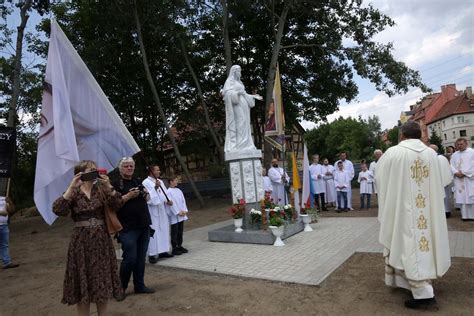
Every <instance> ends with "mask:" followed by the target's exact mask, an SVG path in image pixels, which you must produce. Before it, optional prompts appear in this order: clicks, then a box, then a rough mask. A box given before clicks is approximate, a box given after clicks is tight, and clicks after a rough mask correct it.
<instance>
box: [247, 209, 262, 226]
mask: <svg viewBox="0 0 474 316" xmlns="http://www.w3.org/2000/svg"><path fill="white" fill-rule="evenodd" d="M249 214H250V222H251V223H252V225H253V226H254V227H255V228H256V229H260V224H261V223H262V211H260V210H256V209H254V208H253V209H251V210H250V212H249Z"/></svg>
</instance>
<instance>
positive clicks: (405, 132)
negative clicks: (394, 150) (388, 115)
mask: <svg viewBox="0 0 474 316" xmlns="http://www.w3.org/2000/svg"><path fill="white" fill-rule="evenodd" d="M400 132H401V138H400V140H405V139H420V138H421V127H420V124H418V123H417V122H415V121H408V122H406V123H405V124H403V125H402V127H401V129H400Z"/></svg>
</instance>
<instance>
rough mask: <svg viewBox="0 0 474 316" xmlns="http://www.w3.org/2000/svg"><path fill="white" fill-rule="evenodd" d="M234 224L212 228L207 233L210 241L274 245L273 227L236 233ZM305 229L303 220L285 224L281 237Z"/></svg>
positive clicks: (286, 236)
mask: <svg viewBox="0 0 474 316" xmlns="http://www.w3.org/2000/svg"><path fill="white" fill-rule="evenodd" d="M234 230H235V227H234V225H229V226H224V227H222V228H218V229H216V230H211V231H209V232H208V233H207V236H208V238H209V241H220V242H234V243H243V244H261V245H273V243H274V242H275V237H274V236H273V234H272V231H271V229H268V230H244V231H243V232H241V233H236V232H235V231H234ZM303 230H304V224H303V223H302V222H296V223H294V224H290V225H287V226H285V230H284V232H283V236H281V239H285V238H288V237H290V236H293V235H295V234H297V233H299V232H301V231H303Z"/></svg>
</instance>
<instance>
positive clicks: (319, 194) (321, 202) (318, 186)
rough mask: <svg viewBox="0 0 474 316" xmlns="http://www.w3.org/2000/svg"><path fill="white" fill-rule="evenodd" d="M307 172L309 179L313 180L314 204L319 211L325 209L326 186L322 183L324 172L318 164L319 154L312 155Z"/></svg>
mask: <svg viewBox="0 0 474 316" xmlns="http://www.w3.org/2000/svg"><path fill="white" fill-rule="evenodd" d="M309 173H310V175H311V181H312V182H313V190H314V198H315V200H316V205H317V207H318V208H319V209H320V210H321V211H327V210H326V200H325V197H324V196H325V194H326V186H325V185H324V179H323V176H324V172H323V166H322V165H320V164H319V155H317V154H316V155H313V163H312V164H311V166H309Z"/></svg>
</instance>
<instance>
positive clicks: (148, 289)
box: [135, 286, 155, 294]
mask: <svg viewBox="0 0 474 316" xmlns="http://www.w3.org/2000/svg"><path fill="white" fill-rule="evenodd" d="M153 293H155V290H154V289H150V288H149V287H146V286H145V287H144V288H143V289H140V290H135V294H153Z"/></svg>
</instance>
